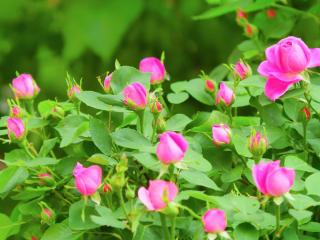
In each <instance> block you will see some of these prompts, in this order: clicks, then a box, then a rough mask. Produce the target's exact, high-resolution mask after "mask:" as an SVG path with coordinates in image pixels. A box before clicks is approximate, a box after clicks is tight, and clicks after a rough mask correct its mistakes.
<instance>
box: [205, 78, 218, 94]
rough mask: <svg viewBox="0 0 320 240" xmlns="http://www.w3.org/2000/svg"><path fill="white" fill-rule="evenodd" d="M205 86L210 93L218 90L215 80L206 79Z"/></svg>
mask: <svg viewBox="0 0 320 240" xmlns="http://www.w3.org/2000/svg"><path fill="white" fill-rule="evenodd" d="M205 88H206V91H207V92H208V93H211V94H214V92H215V90H216V88H215V83H214V81H212V80H210V79H207V80H206V81H205Z"/></svg>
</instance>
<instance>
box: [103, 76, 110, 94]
mask: <svg viewBox="0 0 320 240" xmlns="http://www.w3.org/2000/svg"><path fill="white" fill-rule="evenodd" d="M111 79H112V73H110V74H109V75H107V76H106V78H105V79H104V81H103V89H104V91H105V92H106V93H109V92H110V89H111V87H110V82H111Z"/></svg>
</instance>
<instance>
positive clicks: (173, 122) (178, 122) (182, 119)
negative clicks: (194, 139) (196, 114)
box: [167, 114, 192, 131]
mask: <svg viewBox="0 0 320 240" xmlns="http://www.w3.org/2000/svg"><path fill="white" fill-rule="evenodd" d="M191 121H192V120H191V119H190V118H189V117H188V116H186V115H184V114H175V115H173V116H172V117H171V118H169V119H168V121H167V130H170V131H182V130H183V129H184V128H185V127H186V126H187V125H188V124H189V123H190V122H191Z"/></svg>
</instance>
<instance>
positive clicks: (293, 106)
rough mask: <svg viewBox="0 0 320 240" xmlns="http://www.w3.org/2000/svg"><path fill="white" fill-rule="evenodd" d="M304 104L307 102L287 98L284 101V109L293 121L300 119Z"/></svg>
mask: <svg viewBox="0 0 320 240" xmlns="http://www.w3.org/2000/svg"><path fill="white" fill-rule="evenodd" d="M304 106H305V104H304V103H303V102H301V101H298V100H296V99H292V98H289V99H285V100H284V101H283V107H284V111H285V113H286V114H287V116H288V117H289V118H290V119H292V120H293V121H298V120H299V115H300V114H301V110H302V108H303V107H304Z"/></svg>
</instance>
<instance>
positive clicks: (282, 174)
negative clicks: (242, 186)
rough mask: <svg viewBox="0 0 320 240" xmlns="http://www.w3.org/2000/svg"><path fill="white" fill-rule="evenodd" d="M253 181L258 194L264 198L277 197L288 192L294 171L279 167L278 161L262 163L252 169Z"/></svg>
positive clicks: (292, 181)
mask: <svg viewBox="0 0 320 240" xmlns="http://www.w3.org/2000/svg"><path fill="white" fill-rule="evenodd" d="M252 176H253V180H254V182H255V184H256V186H257V188H258V190H259V191H260V192H262V193H263V194H264V195H266V196H273V197H279V196H282V195H283V194H285V193H287V192H289V191H290V189H291V187H292V185H293V183H294V179H295V171H294V170H293V169H291V168H285V167H280V161H279V160H277V161H274V162H267V163H265V162H263V161H261V162H260V163H259V164H256V165H254V166H253V168H252Z"/></svg>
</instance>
